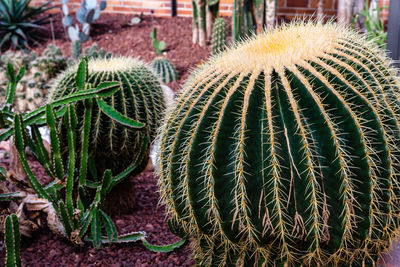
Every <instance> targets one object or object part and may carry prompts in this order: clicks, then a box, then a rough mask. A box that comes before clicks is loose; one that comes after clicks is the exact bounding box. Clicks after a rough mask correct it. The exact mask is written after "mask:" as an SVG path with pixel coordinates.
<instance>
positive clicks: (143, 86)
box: [48, 57, 165, 173]
mask: <svg viewBox="0 0 400 267" xmlns="http://www.w3.org/2000/svg"><path fill="white" fill-rule="evenodd" d="M76 69H77V66H75V67H71V68H70V69H69V70H67V71H66V72H64V73H63V74H61V75H60V76H59V78H58V81H57V82H56V85H55V87H54V88H53V89H52V90H51V92H50V93H49V95H50V96H49V97H48V102H49V103H51V102H52V101H54V100H57V99H59V98H60V97H62V96H66V95H68V94H71V93H74V91H73V90H72V89H73V88H74V89H75V88H77V87H76V82H75V73H76ZM88 71H89V74H88V83H91V84H92V85H93V86H97V85H99V84H100V83H102V82H105V81H117V82H120V84H121V89H120V90H119V91H118V92H117V93H115V94H114V95H113V96H111V97H109V98H107V99H105V101H106V102H107V104H108V105H110V106H111V107H113V108H114V109H115V110H116V111H118V112H119V113H120V114H122V115H124V116H125V117H128V118H131V119H133V120H135V121H139V122H141V123H145V124H146V126H145V127H144V128H143V129H139V130H138V129H134V128H128V127H126V126H124V125H121V124H119V123H117V122H115V121H114V120H112V119H110V118H109V117H107V116H106V115H105V114H104V113H102V112H101V110H100V109H99V108H98V107H97V104H93V107H92V127H91V135H90V136H91V142H90V145H89V151H90V152H91V156H92V157H93V159H94V162H95V163H96V167H97V168H99V169H98V173H102V171H104V169H111V170H112V171H113V173H119V172H121V171H122V170H124V169H125V168H126V167H127V166H128V165H129V164H131V163H132V162H133V161H134V160H135V159H136V158H137V157H141V158H142V159H141V160H138V161H139V162H141V161H142V163H143V164H141V165H144V166H140V169H136V171H137V172H138V171H141V170H142V169H144V167H145V166H146V163H147V160H148V151H147V152H146V154H145V155H138V153H139V152H140V151H141V145H142V142H143V137H145V136H147V137H148V138H149V140H150V141H151V140H153V139H154V137H155V133H156V129H157V127H158V126H159V124H160V120H161V116H162V114H163V113H164V109H165V99H164V93H163V90H162V88H161V85H160V83H159V81H158V79H157V78H156V77H155V76H154V74H153V73H152V71H151V70H150V69H149V68H148V67H147V66H146V65H145V64H144V63H143V62H141V61H139V60H137V59H132V58H125V57H115V58H109V59H90V60H89V61H88ZM78 105H79V107H77V114H78V122H79V123H80V124H81V123H82V122H83V116H84V110H83V109H84V107H83V106H84V105H83V103H79V104H78ZM79 118H81V119H79ZM61 123H63V122H62V121H61ZM80 127H82V125H80ZM61 129H62V128H61ZM61 136H62V138H61V147H62V148H65V149H66V148H67V147H68V145H67V136H66V133H65V136H63V135H61ZM63 153H65V156H66V157H67V156H68V155H67V154H68V153H67V151H63ZM100 171H101V172H100Z"/></svg>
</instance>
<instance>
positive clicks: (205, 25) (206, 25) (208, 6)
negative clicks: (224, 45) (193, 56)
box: [192, 0, 219, 46]
mask: <svg viewBox="0 0 400 267" xmlns="http://www.w3.org/2000/svg"><path fill="white" fill-rule="evenodd" d="M192 11H193V15H192V17H193V36H192V41H193V43H194V44H197V43H198V44H199V45H200V46H205V45H206V42H207V39H210V38H211V33H212V27H213V24H214V20H215V18H216V17H217V16H218V12H219V0H192Z"/></svg>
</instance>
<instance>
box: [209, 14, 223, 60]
mask: <svg viewBox="0 0 400 267" xmlns="http://www.w3.org/2000/svg"><path fill="white" fill-rule="evenodd" d="M225 25H226V23H225V19H223V18H217V19H216V20H215V22H214V28H213V33H212V36H211V45H212V53H213V54H217V53H219V52H222V51H224V50H225V48H226V29H225V27H226V26H225Z"/></svg>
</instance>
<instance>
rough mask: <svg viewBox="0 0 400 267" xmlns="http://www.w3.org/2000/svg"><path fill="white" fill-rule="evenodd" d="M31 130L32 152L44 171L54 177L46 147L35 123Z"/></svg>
mask: <svg viewBox="0 0 400 267" xmlns="http://www.w3.org/2000/svg"><path fill="white" fill-rule="evenodd" d="M31 132H32V144H33V146H32V147H31V149H32V151H33V153H34V154H35V155H36V157H37V159H38V160H39V162H40V164H42V166H43V167H44V169H45V171H46V173H47V174H48V175H49V176H50V177H52V178H56V176H55V173H54V172H53V165H52V163H51V162H50V157H49V152H47V150H46V148H45V147H44V144H43V139H42V136H41V134H40V131H39V129H38V127H37V126H36V125H32V126H31Z"/></svg>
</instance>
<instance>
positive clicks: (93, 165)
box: [88, 154, 99, 181]
mask: <svg viewBox="0 0 400 267" xmlns="http://www.w3.org/2000/svg"><path fill="white" fill-rule="evenodd" d="M88 168H89V172H90V175H91V176H92V177H93V179H94V180H95V181H98V180H99V178H98V176H97V169H96V163H95V162H94V159H93V157H92V156H91V155H90V154H89V158H88Z"/></svg>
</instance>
